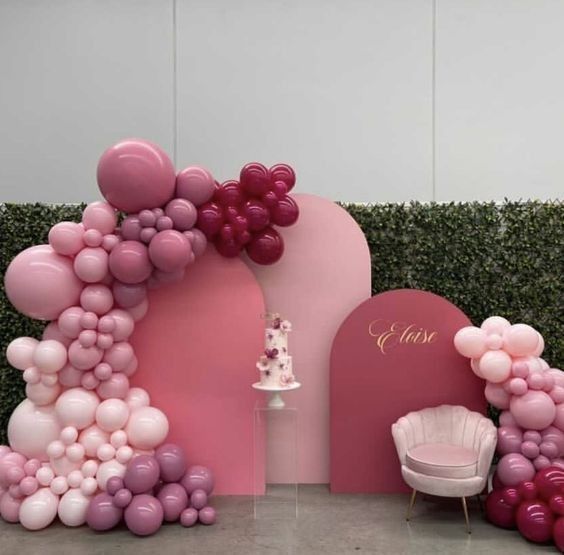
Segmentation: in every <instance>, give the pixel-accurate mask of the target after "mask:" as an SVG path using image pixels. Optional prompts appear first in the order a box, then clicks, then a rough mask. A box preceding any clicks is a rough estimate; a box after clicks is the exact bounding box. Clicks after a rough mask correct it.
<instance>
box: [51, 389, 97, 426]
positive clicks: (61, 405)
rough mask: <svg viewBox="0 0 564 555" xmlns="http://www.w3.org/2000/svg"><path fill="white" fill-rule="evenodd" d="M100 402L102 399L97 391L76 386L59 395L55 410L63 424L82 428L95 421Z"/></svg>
mask: <svg viewBox="0 0 564 555" xmlns="http://www.w3.org/2000/svg"><path fill="white" fill-rule="evenodd" d="M99 404H100V399H98V396H97V395H96V394H95V393H93V392H92V391H87V390H85V389H84V388H82V387H75V388H73V389H67V390H66V391H65V392H64V393H62V394H61V395H60V396H59V398H58V399H57V402H56V403H55V410H56V412H57V416H58V418H59V422H60V423H61V424H62V425H63V426H72V427H73V428H76V429H77V430H82V429H84V428H87V427H88V426H90V425H92V424H93V423H94V419H95V415H96V409H97V408H98V405H99Z"/></svg>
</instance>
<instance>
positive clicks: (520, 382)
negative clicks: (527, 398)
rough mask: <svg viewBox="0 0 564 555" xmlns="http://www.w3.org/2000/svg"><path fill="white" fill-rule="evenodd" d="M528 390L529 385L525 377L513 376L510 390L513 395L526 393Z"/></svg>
mask: <svg viewBox="0 0 564 555" xmlns="http://www.w3.org/2000/svg"><path fill="white" fill-rule="evenodd" d="M528 390H529V387H528V386H527V382H526V381H525V380H524V379H523V378H513V379H512V380H511V381H510V382H509V391H510V392H511V394H513V395H525V393H527V391H528ZM506 408H509V407H506Z"/></svg>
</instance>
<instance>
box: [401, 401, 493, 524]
mask: <svg viewBox="0 0 564 555" xmlns="http://www.w3.org/2000/svg"><path fill="white" fill-rule="evenodd" d="M392 435H393V438H394V443H395V445H396V449H397V452H398V457H399V460H400V463H401V473H402V476H403V479H404V480H405V481H406V483H407V484H408V485H409V486H410V487H411V488H413V492H412V495H411V499H410V502H409V507H408V510H407V516H406V520H409V519H410V517H411V510H412V508H413V505H414V503H415V496H416V494H417V492H418V491H420V492H422V493H427V494H429V495H439V496H442V497H461V498H462V507H463V509H464V517H465V519H466V529H467V531H468V533H470V532H471V530H470V522H469V519H468V507H467V505H466V498H467V497H470V496H473V495H479V494H480V493H481V492H482V491H483V489H484V487H485V486H486V483H487V480H488V473H489V469H490V465H491V463H492V458H493V455H494V451H495V446H496V441H497V430H496V427H495V426H494V424H493V422H492V421H491V420H490V419H489V418H486V417H485V416H483V415H481V414H479V413H477V412H473V411H469V410H468V409H467V408H465V407H462V406H451V405H441V406H439V407H434V408H427V409H423V410H420V411H418V412H410V413H409V414H407V415H406V416H402V417H401V418H400V419H399V420H398V421H397V422H396V423H395V424H393V425H392Z"/></svg>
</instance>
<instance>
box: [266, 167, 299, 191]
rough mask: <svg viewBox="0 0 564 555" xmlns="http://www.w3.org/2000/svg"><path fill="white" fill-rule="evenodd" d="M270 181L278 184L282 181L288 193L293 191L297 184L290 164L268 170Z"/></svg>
mask: <svg viewBox="0 0 564 555" xmlns="http://www.w3.org/2000/svg"><path fill="white" fill-rule="evenodd" d="M268 173H269V176H270V181H271V182H272V183H276V182H277V181H282V182H284V184H285V185H286V189H287V191H288V192H289V191H291V190H292V189H293V188H294V185H295V184H296V174H295V173H294V170H293V169H292V168H291V167H290V166H288V164H276V165H274V166H272V167H271V168H270V169H269V170H268Z"/></svg>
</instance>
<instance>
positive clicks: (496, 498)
mask: <svg viewBox="0 0 564 555" xmlns="http://www.w3.org/2000/svg"><path fill="white" fill-rule="evenodd" d="M503 493H504V491H503V490H502V489H497V490H493V491H491V492H490V494H489V495H488V497H487V498H486V517H487V518H488V520H489V521H490V522H491V523H492V524H495V525H496V526H499V527H500V528H509V529H511V528H515V509H514V508H513V507H512V506H511V505H508V504H507V503H506V502H505V501H504V498H503Z"/></svg>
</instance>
